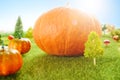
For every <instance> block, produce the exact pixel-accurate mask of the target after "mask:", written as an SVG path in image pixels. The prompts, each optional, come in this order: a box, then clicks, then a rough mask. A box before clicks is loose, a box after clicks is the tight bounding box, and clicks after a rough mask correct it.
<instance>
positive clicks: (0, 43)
mask: <svg viewBox="0 0 120 80" xmlns="http://www.w3.org/2000/svg"><path fill="white" fill-rule="evenodd" d="M0 45H2V39H1V34H0Z"/></svg>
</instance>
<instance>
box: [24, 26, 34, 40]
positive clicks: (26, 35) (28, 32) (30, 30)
mask: <svg viewBox="0 0 120 80" xmlns="http://www.w3.org/2000/svg"><path fill="white" fill-rule="evenodd" d="M32 32H33V29H32V27H29V28H28V30H27V32H26V34H25V37H27V38H32V37H33V36H32Z"/></svg>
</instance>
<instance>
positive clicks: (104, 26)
mask: <svg viewBox="0 0 120 80" xmlns="http://www.w3.org/2000/svg"><path fill="white" fill-rule="evenodd" d="M106 29H107V27H106V24H104V25H103V27H102V31H103V32H104V34H105V30H106Z"/></svg>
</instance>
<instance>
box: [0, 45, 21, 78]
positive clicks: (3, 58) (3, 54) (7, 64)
mask: <svg viewBox="0 0 120 80" xmlns="http://www.w3.org/2000/svg"><path fill="white" fill-rule="evenodd" d="M22 63H23V61H22V56H21V54H20V52H19V51H17V50H15V49H8V47H5V48H0V76H7V75H10V74H14V73H16V72H17V71H18V70H19V69H20V68H21V67H22Z"/></svg>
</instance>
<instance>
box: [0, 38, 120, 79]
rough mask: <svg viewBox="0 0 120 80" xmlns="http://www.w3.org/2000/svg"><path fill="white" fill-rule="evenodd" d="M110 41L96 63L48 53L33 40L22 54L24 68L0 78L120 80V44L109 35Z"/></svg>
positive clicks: (79, 57)
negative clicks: (25, 52)
mask: <svg viewBox="0 0 120 80" xmlns="http://www.w3.org/2000/svg"><path fill="white" fill-rule="evenodd" d="M104 39H110V40H111V44H110V45H109V46H108V47H105V46H104V45H103V47H104V49H105V52H104V55H103V56H102V57H100V58H97V66H93V62H92V59H90V58H84V56H78V57H58V56H50V55H46V54H45V53H44V52H43V51H42V50H40V49H39V48H38V47H37V46H36V45H35V43H34V41H33V40H31V41H32V48H31V50H30V51H29V52H28V53H27V54H25V55H23V61H24V64H23V66H22V68H21V69H20V70H19V71H18V72H17V73H16V74H13V75H9V76H6V77H0V80H120V72H119V71H120V51H119V47H118V46H119V44H118V43H117V42H115V41H113V40H112V39H111V38H109V37H103V38H102V41H103V40H104Z"/></svg>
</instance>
